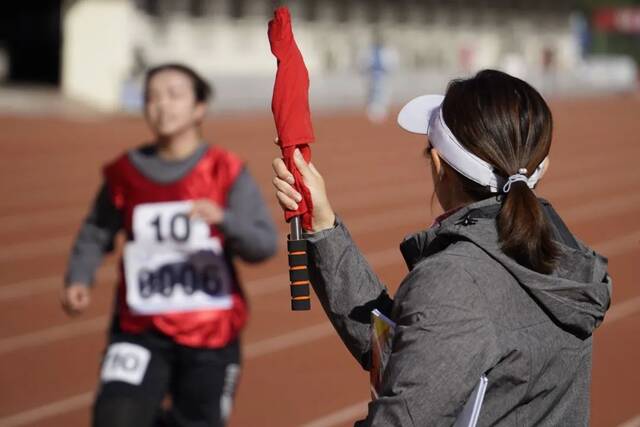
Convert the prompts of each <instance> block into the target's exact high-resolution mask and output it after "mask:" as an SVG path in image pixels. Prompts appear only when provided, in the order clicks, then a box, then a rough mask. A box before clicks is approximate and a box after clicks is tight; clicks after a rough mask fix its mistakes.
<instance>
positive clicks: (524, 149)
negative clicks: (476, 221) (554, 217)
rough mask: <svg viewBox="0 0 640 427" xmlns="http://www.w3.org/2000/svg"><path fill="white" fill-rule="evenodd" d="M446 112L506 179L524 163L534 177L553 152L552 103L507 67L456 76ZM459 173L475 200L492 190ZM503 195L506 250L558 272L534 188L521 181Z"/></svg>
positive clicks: (501, 228) (467, 142) (500, 222)
mask: <svg viewBox="0 0 640 427" xmlns="http://www.w3.org/2000/svg"><path fill="white" fill-rule="evenodd" d="M442 113H443V117H444V121H445V122H446V123H447V126H448V127H449V128H450V129H451V131H452V132H453V134H454V135H455V136H456V138H457V139H458V140H459V141H460V143H461V144H462V145H464V147H465V148H466V149H467V150H469V151H470V152H472V153H474V154H475V155H477V156H478V157H480V158H481V159H483V160H485V161H486V162H488V163H489V164H491V165H492V166H493V167H494V169H495V172H496V173H497V174H499V175H501V176H503V177H505V179H506V178H507V177H509V176H511V175H513V174H515V173H517V172H518V170H519V169H520V168H526V169H527V175H528V176H530V175H531V174H532V173H533V172H534V170H535V169H536V167H537V166H538V165H539V164H540V162H542V160H544V158H545V157H546V156H547V155H548V153H549V149H550V146H551V134H552V130H553V119H552V117H551V111H550V110H549V107H548V106H547V103H546V102H545V101H544V99H543V98H542V96H541V95H540V94H539V93H538V92H537V91H536V90H535V89H534V88H533V87H531V86H530V85H529V84H528V83H526V82H524V81H522V80H520V79H518V78H515V77H512V76H510V75H508V74H505V73H503V72H500V71H495V70H483V71H480V72H479V73H478V74H476V75H475V76H474V77H472V78H470V79H465V80H454V81H452V82H451V83H450V84H449V87H448V88H447V93H446V96H445V99H444V103H443V106H442ZM452 170H453V169H452ZM456 173H457V172H456ZM458 176H459V177H460V179H461V182H462V185H463V191H465V192H466V193H467V194H468V195H469V196H470V197H472V198H473V199H476V200H480V199H483V198H487V197H489V196H490V195H491V194H490V192H489V190H488V189H487V188H486V187H483V186H481V185H479V184H477V183H475V182H473V181H471V180H469V179H467V178H466V177H463V176H462V175H460V174H458ZM498 191H500V189H499V190H498ZM500 197H501V198H502V206H501V209H500V213H499V214H498V218H497V226H498V235H499V239H500V244H501V247H502V250H503V251H504V252H505V253H506V254H507V255H508V256H510V257H512V258H513V259H515V260H516V261H517V262H518V263H519V264H521V265H523V266H526V267H528V268H530V269H532V270H535V271H537V272H540V273H545V274H548V273H550V272H551V271H553V268H554V266H555V264H556V260H557V258H558V248H557V246H556V244H555V243H554V241H553V240H552V229H551V225H550V223H549V220H548V219H547V217H546V215H545V214H544V212H543V210H542V206H541V204H540V201H539V200H538V199H537V197H536V196H535V194H534V193H533V191H531V189H530V188H529V187H528V185H527V183H526V182H523V181H517V182H514V183H513V184H512V185H511V189H510V191H509V192H508V193H506V194H504V195H501V196H500Z"/></svg>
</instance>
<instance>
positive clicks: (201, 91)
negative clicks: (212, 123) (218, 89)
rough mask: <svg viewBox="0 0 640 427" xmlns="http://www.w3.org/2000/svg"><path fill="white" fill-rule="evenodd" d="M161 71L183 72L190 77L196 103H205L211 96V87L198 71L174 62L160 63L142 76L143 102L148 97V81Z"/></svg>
mask: <svg viewBox="0 0 640 427" xmlns="http://www.w3.org/2000/svg"><path fill="white" fill-rule="evenodd" d="M162 71H178V72H180V73H183V74H185V75H186V76H187V77H189V78H190V79H191V83H192V84H193V93H194V95H195V97H196V102H198V103H206V102H208V101H209V99H210V98H212V97H213V88H212V87H211V85H210V84H209V83H207V81H206V80H205V79H203V78H202V77H201V76H200V75H199V74H198V73H196V72H195V70H193V69H192V68H190V67H188V66H186V65H184V64H179V63H175V62H171V63H166V64H160V65H158V66H155V67H153V68H150V69H149V70H148V71H147V73H146V74H145V76H144V99H145V102H146V101H147V99H148V95H149V93H148V91H149V82H150V81H151V79H152V78H153V76H155V75H156V74H158V73H160V72H162Z"/></svg>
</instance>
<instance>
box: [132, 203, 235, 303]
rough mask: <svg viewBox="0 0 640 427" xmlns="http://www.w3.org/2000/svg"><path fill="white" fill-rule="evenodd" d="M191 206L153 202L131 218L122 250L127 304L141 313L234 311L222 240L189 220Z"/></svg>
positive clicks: (200, 221) (228, 270)
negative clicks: (130, 237) (129, 236)
mask: <svg viewBox="0 0 640 427" xmlns="http://www.w3.org/2000/svg"><path fill="white" fill-rule="evenodd" d="M191 206H192V204H191V202H169V203H149V204H143V205H139V206H137V207H136V209H135V210H134V213H133V237H134V239H133V240H132V241H131V242H128V243H127V244H126V245H125V248H124V269H125V282H126V285H127V304H128V305H129V307H130V308H131V310H132V311H134V312H136V313H139V314H162V313H169V312H180V311H191V310H202V309H225V308H230V307H231V302H232V299H231V291H232V288H233V275H232V274H231V271H230V269H229V264H228V262H227V260H226V259H225V256H224V253H223V249H222V246H221V244H220V240H219V239H218V238H216V237H211V235H210V229H209V226H208V225H207V224H206V223H205V222H204V221H202V220H198V219H193V218H189V212H190V211H191Z"/></svg>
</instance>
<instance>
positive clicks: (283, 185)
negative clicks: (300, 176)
mask: <svg viewBox="0 0 640 427" xmlns="http://www.w3.org/2000/svg"><path fill="white" fill-rule="evenodd" d="M273 186H274V187H276V190H279V191H280V192H282V193H284V194H286V195H287V196H288V197H289V198H290V199H292V200H295V201H296V202H300V201H301V200H302V195H300V193H298V192H297V191H296V189H295V188H293V187H292V186H291V185H289V183H288V182H285V181H283V180H282V179H280V178H278V177H277V176H276V177H274V178H273Z"/></svg>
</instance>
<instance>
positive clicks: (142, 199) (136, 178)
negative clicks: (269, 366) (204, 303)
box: [104, 147, 248, 348]
mask: <svg viewBox="0 0 640 427" xmlns="http://www.w3.org/2000/svg"><path fill="white" fill-rule="evenodd" d="M242 167H243V164H242V162H241V161H240V159H238V158H237V157H236V156H235V155H234V154H232V153H229V152H227V151H225V150H223V149H221V148H218V147H209V148H208V149H207V151H206V152H205V153H204V154H203V156H202V158H201V159H200V160H199V161H198V163H197V164H196V165H195V166H194V167H193V169H191V170H190V171H189V172H188V173H187V174H186V175H185V176H184V177H183V178H182V179H180V180H178V181H175V182H171V183H167V184H163V183H157V182H154V181H152V180H151V179H149V178H147V177H146V176H144V175H143V174H142V173H141V172H140V171H139V170H138V169H137V168H136V167H135V166H134V165H133V164H132V163H131V161H130V160H129V157H128V155H127V154H123V155H122V156H120V157H119V158H117V159H116V160H115V161H114V162H112V163H110V164H108V165H107V166H106V167H105V168H104V176H105V180H106V183H107V187H108V188H109V192H110V196H111V199H112V202H113V204H114V205H115V206H116V207H117V208H118V209H119V210H120V212H121V214H122V215H123V224H124V228H125V230H126V231H127V235H128V236H129V238H131V237H132V236H133V230H132V220H133V210H134V208H135V207H136V206H137V205H140V204H143V203H158V202H174V201H182V200H195V199H204V198H206V199H210V200H212V201H213V202H215V203H216V204H218V205H219V206H222V207H224V206H226V204H227V195H228V193H229V191H230V189H231V186H232V185H233V183H234V181H235V179H236V178H237V176H238V175H239V174H240V172H241V170H242ZM211 235H212V236H215V237H218V238H219V239H220V240H221V241H222V242H224V235H223V234H222V233H221V232H220V230H219V229H218V228H217V227H215V226H212V227H211ZM230 268H232V266H230ZM232 271H233V270H232ZM117 298H118V302H117V303H118V319H119V326H120V329H121V330H122V331H123V332H128V333H134V334H135V333H140V332H142V331H145V330H148V329H156V330H158V331H160V332H162V333H163V334H165V335H168V336H170V337H172V338H173V340H174V341H175V342H177V343H179V344H183V345H186V346H190V347H200V348H202V347H207V348H219V347H223V346H225V345H226V344H228V343H229V342H231V341H233V340H234V339H235V338H236V337H237V336H238V334H239V332H240V330H241V329H242V327H243V326H244V325H245V323H246V321H247V317H248V309H247V304H246V301H245V298H244V296H243V294H242V291H241V289H240V286H239V283H237V280H236V281H235V283H234V286H233V291H232V301H233V305H232V307H231V308H230V309H225V310H200V311H189V312H179V313H167V314H161V315H147V316H144V315H137V314H134V313H132V312H131V311H130V310H129V307H128V306H127V303H126V286H125V283H124V275H123V274H122V267H121V278H120V282H119V288H118V297H117Z"/></svg>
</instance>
